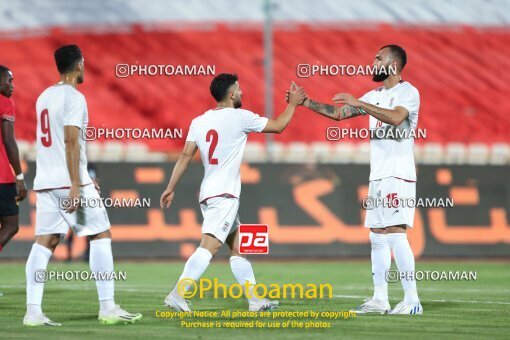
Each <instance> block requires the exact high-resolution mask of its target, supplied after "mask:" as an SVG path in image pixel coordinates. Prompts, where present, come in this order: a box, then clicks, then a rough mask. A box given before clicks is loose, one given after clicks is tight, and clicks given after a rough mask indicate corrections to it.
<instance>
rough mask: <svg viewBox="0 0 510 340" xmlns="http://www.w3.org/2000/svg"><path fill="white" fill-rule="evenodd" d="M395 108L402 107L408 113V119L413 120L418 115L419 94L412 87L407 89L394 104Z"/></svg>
mask: <svg viewBox="0 0 510 340" xmlns="http://www.w3.org/2000/svg"><path fill="white" fill-rule="evenodd" d="M395 106H402V107H403V108H405V109H406V110H407V111H408V112H409V117H411V118H414V117H416V116H417V115H418V110H419V108H420V94H419V93H418V90H417V89H416V88H414V87H410V88H409V89H407V90H406V91H405V92H404V93H403V95H402V97H400V98H398V100H397V101H396V102H395Z"/></svg>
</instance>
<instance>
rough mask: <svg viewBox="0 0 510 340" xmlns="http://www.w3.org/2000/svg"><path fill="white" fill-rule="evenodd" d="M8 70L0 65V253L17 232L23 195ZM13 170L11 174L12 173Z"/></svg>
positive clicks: (11, 89)
mask: <svg viewBox="0 0 510 340" xmlns="http://www.w3.org/2000/svg"><path fill="white" fill-rule="evenodd" d="M13 91H14V84H13V75H12V72H11V70H9V69H8V68H7V67H5V66H2V65H0V122H1V125H2V128H1V130H0V136H1V138H0V251H1V250H2V248H3V247H5V245H6V244H7V242H9V240H10V239H11V238H13V237H14V235H16V233H17V232H18V228H19V226H18V215H19V208H18V203H19V202H20V201H23V200H24V199H25V197H26V195H27V189H26V186H25V181H24V179H23V173H22V172H21V164H20V160H19V152H18V144H17V143H16V138H15V137H14V121H15V117H16V114H15V106H14V101H13V100H12V99H11V96H12V93H13ZM13 170H14V173H13Z"/></svg>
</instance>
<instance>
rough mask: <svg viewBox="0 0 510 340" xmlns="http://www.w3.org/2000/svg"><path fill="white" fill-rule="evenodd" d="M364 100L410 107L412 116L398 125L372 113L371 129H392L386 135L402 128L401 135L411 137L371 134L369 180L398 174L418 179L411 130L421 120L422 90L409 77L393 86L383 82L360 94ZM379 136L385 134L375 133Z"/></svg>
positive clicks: (386, 106) (400, 176)
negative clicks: (379, 118)
mask: <svg viewBox="0 0 510 340" xmlns="http://www.w3.org/2000/svg"><path fill="white" fill-rule="evenodd" d="M360 100H361V101H364V102H366V103H369V104H372V105H375V106H378V107H381V108H383V109H393V108H395V107H397V106H402V107H404V108H405V109H407V111H409V116H408V117H407V119H406V120H404V121H403V122H402V124H400V125H399V126H392V125H391V124H386V123H383V122H381V121H379V120H378V119H376V118H374V117H373V116H370V124H369V125H370V129H371V130H372V129H384V131H388V130H389V129H393V134H391V133H387V134H385V135H387V136H389V135H392V136H395V135H398V133H396V130H399V133H401V132H402V131H404V130H405V131H406V132H403V133H402V134H400V136H406V137H410V138H402V139H391V138H381V139H377V138H372V139H371V140H370V180H371V181H373V180H377V179H382V178H386V177H396V178H400V179H404V180H408V181H416V168H415V165H414V138H412V137H413V134H411V133H408V132H409V131H410V130H411V129H416V126H417V124H418V110H419V108H420V94H419V93H418V90H417V89H416V88H415V87H414V86H412V85H411V84H409V83H408V82H406V81H401V82H399V83H398V84H397V85H395V86H393V87H392V88H391V89H385V88H384V86H381V87H379V88H377V89H375V90H372V91H370V92H368V93H366V94H365V95H364V96H363V97H361V98H360ZM373 134H375V135H376V136H381V135H383V134H382V133H381V134H378V133H375V132H374V133H373Z"/></svg>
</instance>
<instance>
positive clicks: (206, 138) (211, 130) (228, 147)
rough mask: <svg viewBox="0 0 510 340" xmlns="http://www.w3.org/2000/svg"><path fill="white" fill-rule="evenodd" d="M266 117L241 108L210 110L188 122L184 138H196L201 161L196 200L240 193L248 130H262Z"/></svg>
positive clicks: (190, 139)
mask: <svg viewBox="0 0 510 340" xmlns="http://www.w3.org/2000/svg"><path fill="white" fill-rule="evenodd" d="M267 121H268V119H267V118H265V117H260V116H259V115H257V114H255V113H253V112H251V111H248V110H243V109H234V108H223V109H214V110H209V111H207V112H205V113H204V114H202V115H201V116H198V117H196V118H195V119H193V121H192V122H191V125H190V128H189V132H188V137H187V138H186V141H187V142H190V141H191V142H195V143H196V144H197V146H198V149H199V150H200V156H201V157H202V163H203V164H204V170H205V172H204V179H203V180H202V184H201V186H200V198H199V201H200V202H203V201H204V200H206V199H208V198H211V197H216V196H220V195H231V196H234V197H238V198H239V195H240V194H241V162H242V159H243V152H244V148H245V146H246V140H247V137H248V136H247V134H248V133H250V132H261V131H262V130H263V129H264V128H265V127H266V124H267Z"/></svg>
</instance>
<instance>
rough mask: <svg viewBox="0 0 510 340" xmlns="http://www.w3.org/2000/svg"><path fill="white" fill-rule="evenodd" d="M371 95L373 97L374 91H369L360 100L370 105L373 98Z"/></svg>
mask: <svg viewBox="0 0 510 340" xmlns="http://www.w3.org/2000/svg"><path fill="white" fill-rule="evenodd" d="M371 95H372V91H368V92H367V93H365V94H364V95H363V96H361V98H359V100H361V101H362V102H365V103H368V104H370V97H371Z"/></svg>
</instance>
